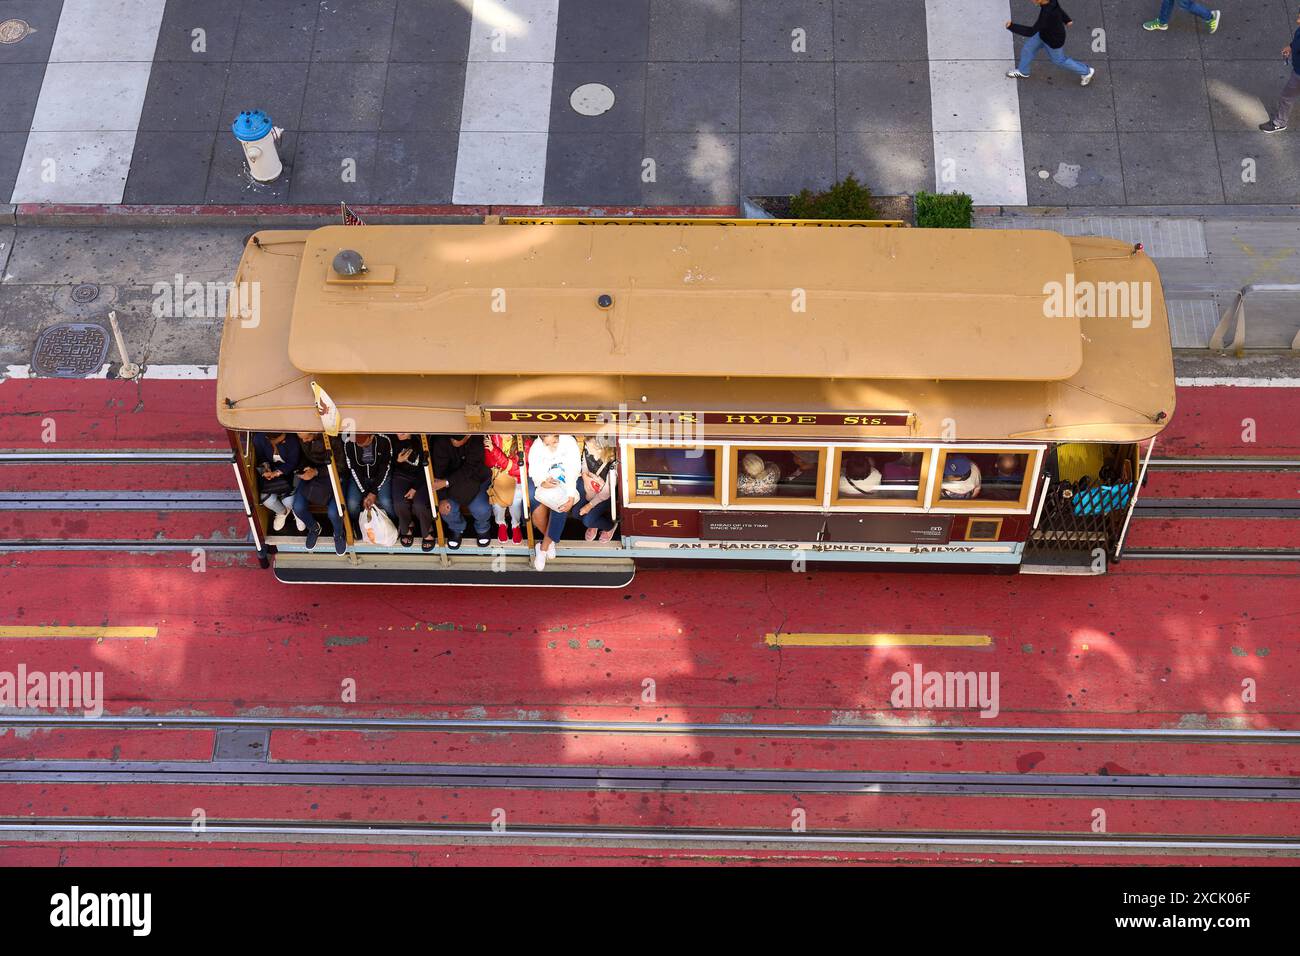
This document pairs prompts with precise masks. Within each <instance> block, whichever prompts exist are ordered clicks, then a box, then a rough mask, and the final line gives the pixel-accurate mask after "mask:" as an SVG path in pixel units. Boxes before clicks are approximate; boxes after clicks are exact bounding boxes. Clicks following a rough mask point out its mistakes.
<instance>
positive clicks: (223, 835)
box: [0, 819, 1300, 856]
mask: <svg viewBox="0 0 1300 956" xmlns="http://www.w3.org/2000/svg"><path fill="white" fill-rule="evenodd" d="M8 833H16V834H21V835H23V836H26V837H29V838H30V839H31V840H39V839H41V835H42V834H58V835H67V837H68V838H75V837H77V836H80V837H87V836H89V837H95V838H99V839H105V838H108V837H110V836H111V835H113V834H119V835H123V836H140V835H153V836H159V837H166V836H168V835H175V836H176V837H183V838H185V840H186V842H190V843H192V842H194V841H207V842H218V841H221V840H222V839H228V838H231V837H244V838H247V839H246V840H237V841H233V842H266V841H267V838H268V837H279V838H282V839H285V840H289V839H292V842H294V843H297V844H303V843H311V842H328V840H329V838H333V839H336V840H338V839H342V840H346V841H347V842H356V843H375V844H381V843H403V842H411V841H419V842H428V843H435V844H436V843H446V842H447V841H448V840H459V841H464V842H468V843H476V842H479V841H482V842H484V843H493V844H502V843H505V844H542V845H567V844H581V843H597V844H599V845H602V846H631V847H635V846H639V845H645V844H650V845H663V844H674V843H676V844H682V845H684V846H695V847H699V848H707V847H709V846H711V845H712V846H717V847H737V846H739V847H748V848H752V849H764V848H768V847H770V848H772V849H782V850H788V849H791V848H793V847H801V848H808V849H820V848H826V849H835V848H845V847H861V848H865V849H881V850H889V849H906V850H924V849H928V848H935V849H943V848H952V849H981V848H988V849H992V850H1023V851H1030V852H1034V851H1043V852H1048V851H1052V850H1086V851H1089V852H1094V853H1113V852H1121V853H1126V854H1134V855H1136V854H1139V853H1142V852H1153V851H1166V852H1167V853H1170V855H1172V852H1176V851H1199V852H1207V853H1210V854H1218V855H1226V854H1228V853H1231V852H1234V851H1235V852H1252V853H1260V854H1268V855H1277V854H1284V855H1288V856H1290V855H1292V854H1300V838H1291V837H1285V838H1267V839H1265V838H1257V837H1218V838H1214V839H1205V838H1202V837H1188V838H1180V837H1167V836H1162V837H1122V838H1116V837H1110V836H1097V837H1062V836H1059V835H1055V834H1039V833H1034V834H1018V835H1015V836H1007V835H1003V834H1000V835H996V836H991V835H979V834H972V833H960V834H956V833H947V834H940V833H818V832H815V831H814V832H805V833H802V834H795V833H791V832H785V831H777V830H773V831H764V830H736V829H721V828H720V829H718V830H717V831H702V830H698V829H678V830H673V829H667V828H665V829H662V830H651V829H640V830H634V829H631V828H622V827H605V828H599V827H591V826H587V827H582V828H578V827H545V826H530V827H518V828H516V827H507V828H506V829H504V830H500V831H497V830H493V829H492V828H491V826H490V825H484V826H478V827H473V826H464V825H461V826H447V827H439V826H430V825H429V824H406V825H403V824H383V825H378V826H373V827H366V826H357V825H353V826H339V825H335V824H328V823H300V824H279V825H267V824H232V823H224V822H221V821H214V820H211V819H209V820H208V821H207V822H206V823H205V824H204V827H203V829H202V830H198V831H196V830H195V828H194V821H193V820H187V821H176V822H170V821H167V822H125V821H122V822H115V823H70V822H68V821H67V820H56V821H49V820H45V819H34V820H30V821H23V822H0V835H3V834H8Z"/></svg>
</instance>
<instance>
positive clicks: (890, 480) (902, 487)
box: [831, 447, 930, 507]
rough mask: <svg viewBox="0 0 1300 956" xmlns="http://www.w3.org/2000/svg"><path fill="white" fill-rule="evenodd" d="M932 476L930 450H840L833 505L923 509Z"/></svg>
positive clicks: (836, 464) (837, 460) (836, 465)
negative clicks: (909, 506) (925, 494)
mask: <svg viewBox="0 0 1300 956" xmlns="http://www.w3.org/2000/svg"><path fill="white" fill-rule="evenodd" d="M929 473H930V452H929V451H928V450H926V449H904V450H901V451H900V450H899V449H897V448H888V447H882V448H865V449H859V448H844V449H840V450H839V452H838V453H837V454H836V463H835V486H834V495H833V497H832V499H831V503H832V504H835V505H893V506H895V507H898V506H900V505H901V506H907V505H917V506H918V507H919V506H920V505H921V504H922V499H923V496H924V493H925V484H926V480H927V477H928V476H929Z"/></svg>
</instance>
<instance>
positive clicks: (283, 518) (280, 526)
mask: <svg viewBox="0 0 1300 956" xmlns="http://www.w3.org/2000/svg"><path fill="white" fill-rule="evenodd" d="M288 520H289V512H287V511H286V512H285V513H284V514H282V515H276V516H275V520H274V521H272V522H271V527H272V528H274V529H275V530H276V531H283V530H284V525H285V522H287V521H288Z"/></svg>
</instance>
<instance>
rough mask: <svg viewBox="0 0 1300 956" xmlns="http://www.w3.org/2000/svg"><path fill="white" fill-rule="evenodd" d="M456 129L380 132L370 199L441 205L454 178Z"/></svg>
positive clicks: (447, 195)
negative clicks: (451, 130)
mask: <svg viewBox="0 0 1300 956" xmlns="http://www.w3.org/2000/svg"><path fill="white" fill-rule="evenodd" d="M459 140H460V134H459V133H456V132H400V133H392V132H384V133H380V134H379V136H378V137H377V139H376V141H375V160H374V176H373V178H374V187H373V190H372V193H371V200H370V201H371V202H377V203H386V204H387V203H395V204H406V203H411V204H421V205H425V204H429V205H442V204H444V203H450V202H451V201H452V186H453V185H454V184H455V181H456V145H457V143H458V142H459Z"/></svg>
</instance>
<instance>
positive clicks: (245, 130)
mask: <svg viewBox="0 0 1300 956" xmlns="http://www.w3.org/2000/svg"><path fill="white" fill-rule="evenodd" d="M230 131H231V132H232V133H234V134H235V139H237V140H240V141H242V142H245V143H252V142H254V141H256V140H259V139H261V138H262V137H263V136H265V135H266V134H267V133H269V132H271V117H269V116H267V115H266V114H265V113H263V112H262V111H261V110H244V111H243V112H242V113H240V114H239V115H238V116H237V117H235V121H234V122H233V123H231V124H230Z"/></svg>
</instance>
